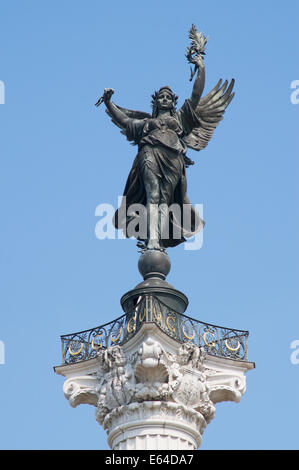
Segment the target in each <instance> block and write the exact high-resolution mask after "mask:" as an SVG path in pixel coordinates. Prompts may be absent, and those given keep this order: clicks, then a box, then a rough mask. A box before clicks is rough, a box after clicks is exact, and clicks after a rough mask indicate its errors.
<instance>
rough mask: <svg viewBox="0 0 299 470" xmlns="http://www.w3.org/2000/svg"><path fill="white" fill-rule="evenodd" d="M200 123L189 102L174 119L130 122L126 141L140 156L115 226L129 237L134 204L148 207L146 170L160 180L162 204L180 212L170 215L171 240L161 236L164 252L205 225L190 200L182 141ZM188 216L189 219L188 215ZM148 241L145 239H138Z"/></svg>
mask: <svg viewBox="0 0 299 470" xmlns="http://www.w3.org/2000/svg"><path fill="white" fill-rule="evenodd" d="M199 126H200V123H199V120H198V117H197V116H196V113H195V112H194V110H193V108H192V106H191V104H190V101H189V100H186V101H185V103H184V105H183V106H182V108H181V109H180V110H179V111H178V112H176V113H175V114H174V116H167V117H157V118H151V119H150V118H149V119H129V121H128V124H127V128H126V129H125V132H126V136H127V139H128V140H129V141H132V142H133V143H135V144H136V145H138V153H137V156H136V158H135V160H134V163H133V165H132V168H131V171H130V173H129V176H128V179H127V182H126V186H125V189H124V194H123V196H124V197H123V201H122V204H121V207H120V208H119V209H118V210H117V211H116V213H115V215H114V218H113V222H114V225H115V227H116V228H118V229H122V230H123V232H124V233H125V235H126V236H127V237H130V236H131V235H130V233H129V231H128V224H129V223H130V222H131V221H132V220H133V219H134V218H135V217H136V216H137V214H134V212H131V211H130V206H131V205H132V204H142V205H143V206H145V207H146V205H147V200H146V191H145V185H144V181H145V178H146V174H145V171H144V169H145V167H147V168H149V169H150V170H151V171H152V172H153V173H154V174H155V175H156V176H157V178H158V181H159V193H160V202H159V203H160V204H163V203H164V204H167V206H168V207H169V206H171V205H172V204H177V208H179V210H178V211H174V213H173V212H171V211H170V213H169V227H168V234H167V235H168V236H167V238H165V237H164V238H163V234H162V236H161V245H162V246H163V247H164V248H167V247H170V246H176V245H178V244H180V243H182V242H184V241H186V238H189V237H191V236H193V235H194V234H195V233H197V232H199V231H200V230H201V229H202V227H203V225H204V222H203V221H202V219H201V218H200V216H199V214H198V213H197V211H196V210H195V208H194V207H193V206H192V205H191V203H190V200H189V198H188V196H187V183H186V165H185V160H184V156H185V154H186V150H187V146H186V144H185V142H184V140H183V137H184V136H186V135H188V134H189V133H190V132H191V131H192V129H193V128H194V127H199ZM188 212H189V216H186V214H187V213H188ZM186 222H187V223H186ZM137 238H138V239H139V240H142V241H145V240H146V239H147V237H146V236H138V237H137Z"/></svg>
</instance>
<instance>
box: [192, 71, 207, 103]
mask: <svg viewBox="0 0 299 470" xmlns="http://www.w3.org/2000/svg"><path fill="white" fill-rule="evenodd" d="M204 86H205V66H204V63H202V65H199V66H198V72H197V76H196V79H195V82H194V85H193V90H192V95H191V98H190V102H191V106H192V108H193V109H194V110H195V109H196V108H197V106H198V103H199V100H200V98H201V95H202V92H203V90H204Z"/></svg>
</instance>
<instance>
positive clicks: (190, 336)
mask: <svg viewBox="0 0 299 470" xmlns="http://www.w3.org/2000/svg"><path fill="white" fill-rule="evenodd" d="M146 322H154V323H156V324H157V326H159V328H161V330H163V331H164V332H165V333H166V334H167V335H169V336H171V337H172V338H174V339H175V340H177V341H179V342H181V343H184V342H191V343H193V344H195V345H196V346H198V347H202V348H203V349H204V350H205V351H206V352H207V353H208V354H212V355H214V356H220V357H227V358H231V359H238V360H244V361H246V360H247V338H248V335H249V333H248V331H245V330H235V329H231V328H225V327H222V326H216V325H211V324H209V323H204V322H201V321H198V320H195V319H193V318H190V317H188V316H186V315H184V314H180V313H177V312H175V311H174V310H172V309H171V308H169V307H168V306H167V305H165V304H164V303H163V302H161V301H160V300H159V299H158V298H157V297H155V296H153V295H143V296H140V297H139V299H138V301H137V302H136V305H135V306H134V309H133V310H132V311H130V312H129V313H125V314H124V315H122V316H121V317H119V318H117V319H116V320H113V321H111V322H109V323H106V324H105V325H102V326H98V327H96V328H92V329H90V330H84V331H80V332H77V333H73V334H69V335H63V336H61V342H62V364H63V365H66V364H73V363H75V362H78V361H86V360H88V359H92V358H94V357H96V356H97V353H98V351H100V350H101V349H107V348H108V347H110V346H114V345H121V344H123V343H125V342H127V341H128V340H129V339H130V338H132V336H134V335H135V334H136V333H137V331H138V330H139V329H140V328H141V326H142V325H143V324H144V323H146Z"/></svg>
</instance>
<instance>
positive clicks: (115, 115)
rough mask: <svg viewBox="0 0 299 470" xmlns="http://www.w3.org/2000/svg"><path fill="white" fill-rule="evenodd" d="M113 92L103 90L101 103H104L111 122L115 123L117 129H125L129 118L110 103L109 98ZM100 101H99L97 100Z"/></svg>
mask: <svg viewBox="0 0 299 470" xmlns="http://www.w3.org/2000/svg"><path fill="white" fill-rule="evenodd" d="M113 93H114V90H113V89H112V88H105V90H104V94H103V96H102V101H104V103H105V105H106V108H107V110H108V111H109V114H110V115H111V117H112V121H114V122H115V124H117V125H118V126H119V127H121V128H123V129H125V128H126V127H127V124H128V122H129V120H130V118H129V117H128V116H127V115H126V114H125V113H123V112H122V111H121V110H120V109H119V108H118V107H117V106H116V105H115V104H114V103H112V101H111V96H112V95H113ZM99 101H100V100H99Z"/></svg>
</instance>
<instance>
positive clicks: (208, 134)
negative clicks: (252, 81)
mask: <svg viewBox="0 0 299 470" xmlns="http://www.w3.org/2000/svg"><path fill="white" fill-rule="evenodd" d="M234 83H235V81H234V79H232V80H231V82H230V84H229V85H228V81H227V80H226V81H225V82H224V83H223V85H221V84H222V80H219V82H218V83H217V85H216V86H215V87H214V88H213V89H212V90H211V91H210V92H209V93H208V94H207V95H206V96H204V97H202V98H201V99H200V101H199V103H198V106H197V108H196V110H195V112H196V115H197V117H198V120H199V123H200V126H199V127H195V128H193V130H192V131H191V132H190V134H188V135H187V136H185V137H184V141H185V143H186V145H187V146H188V147H189V148H191V149H193V150H202V149H204V148H205V147H206V146H207V145H208V143H209V141H210V140H211V138H212V135H213V132H214V130H215V129H216V127H217V126H218V124H219V122H220V121H221V120H222V119H223V115H224V113H225V110H226V108H227V107H228V105H229V104H230V102H231V100H232V99H233V97H234V95H235V94H234V93H232V89H233V87H234Z"/></svg>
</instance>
